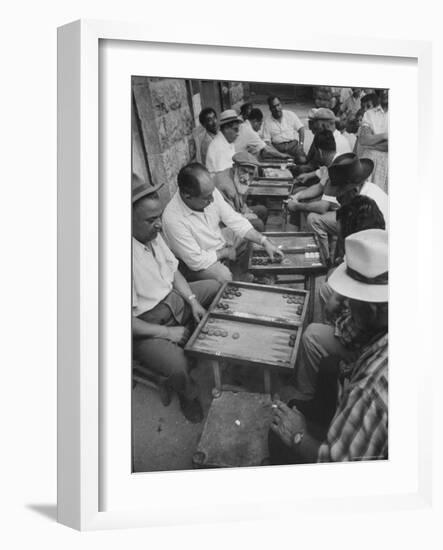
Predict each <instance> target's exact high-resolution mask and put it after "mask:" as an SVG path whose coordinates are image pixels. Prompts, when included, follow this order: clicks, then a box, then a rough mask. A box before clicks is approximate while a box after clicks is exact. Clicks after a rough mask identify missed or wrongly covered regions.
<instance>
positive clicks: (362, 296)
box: [328, 229, 389, 302]
mask: <svg viewBox="0 0 443 550" xmlns="http://www.w3.org/2000/svg"><path fill="white" fill-rule="evenodd" d="M388 257H389V250H388V232H387V231H384V230H383V229H367V230H366V231H359V232H358V233H354V234H353V235H349V237H347V238H346V239H345V261H344V263H342V264H341V265H339V266H338V267H337V269H336V270H335V271H334V272H333V273H332V275H331V276H330V277H329V280H328V283H329V284H330V286H331V288H332V289H333V290H335V292H337V293H338V294H341V295H342V296H345V297H346V298H351V299H353V300H360V301H362V302H387V301H388V294H389V287H388V259H389V258H388Z"/></svg>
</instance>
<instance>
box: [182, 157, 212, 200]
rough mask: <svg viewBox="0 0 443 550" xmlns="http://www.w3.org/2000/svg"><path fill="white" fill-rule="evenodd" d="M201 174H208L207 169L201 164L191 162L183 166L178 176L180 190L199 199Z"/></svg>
mask: <svg viewBox="0 0 443 550" xmlns="http://www.w3.org/2000/svg"><path fill="white" fill-rule="evenodd" d="M199 173H207V170H206V168H205V167H204V166H203V164H200V163H199V162H191V163H190V164H187V165H186V166H183V168H182V169H181V170H180V172H179V173H178V176H177V184H178V188H179V190H180V191H181V192H183V193H187V194H188V195H190V196H191V197H198V196H199V195H200V182H199V180H198V175H199Z"/></svg>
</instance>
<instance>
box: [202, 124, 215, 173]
mask: <svg viewBox="0 0 443 550" xmlns="http://www.w3.org/2000/svg"><path fill="white" fill-rule="evenodd" d="M216 135H217V134H211V132H208V131H206V130H205V133H204V134H203V135H202V137H201V139H200V161H199V162H201V163H202V164H203V165H206V155H207V154H208V149H209V146H210V145H211V143H212V142H213V140H214V138H215V136H216Z"/></svg>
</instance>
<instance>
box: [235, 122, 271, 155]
mask: <svg viewBox="0 0 443 550" xmlns="http://www.w3.org/2000/svg"><path fill="white" fill-rule="evenodd" d="M234 146H235V150H236V152H240V151H248V153H251V154H252V155H256V156H257V155H258V154H259V153H260V151H261V150H262V149H264V148H265V147H266V143H265V142H264V141H263V140H262V139H261V137H260V136H259V135H258V132H256V131H255V130H254V128H253V127H252V126H251V123H250V122H249V120H246V121H245V122H243V124H241V125H240V131H239V134H238V137H237V139H236V140H235V141H234Z"/></svg>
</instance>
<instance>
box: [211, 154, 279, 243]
mask: <svg viewBox="0 0 443 550" xmlns="http://www.w3.org/2000/svg"><path fill="white" fill-rule="evenodd" d="M232 160H233V165H232V167H231V168H228V169H227V170H223V172H217V173H216V174H214V176H213V177H214V183H215V187H216V188H217V189H218V190H219V191H220V193H221V194H222V195H223V198H224V199H225V201H226V202H227V203H228V204H230V205H231V206H232V208H233V209H234V210H235V211H236V212H238V213H239V214H242V215H243V216H244V217H245V218H246V219H247V220H249V221H250V222H251V225H252V227H253V228H254V229H255V230H257V231H260V232H261V233H262V232H263V231H264V230H265V225H266V220H267V218H268V209H267V208H266V206H263V205H261V204H259V205H256V206H248V205H247V204H246V202H245V194H246V191H247V189H248V185H249V183H250V181H251V180H252V178H253V177H254V174H255V172H256V169H257V167H258V165H259V163H258V161H257V159H256V158H255V157H254V156H252V155H251V154H249V153H247V152H246V151H243V152H241V153H235V155H234V156H233V157H232Z"/></svg>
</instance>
